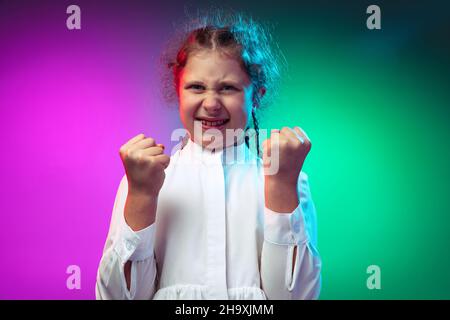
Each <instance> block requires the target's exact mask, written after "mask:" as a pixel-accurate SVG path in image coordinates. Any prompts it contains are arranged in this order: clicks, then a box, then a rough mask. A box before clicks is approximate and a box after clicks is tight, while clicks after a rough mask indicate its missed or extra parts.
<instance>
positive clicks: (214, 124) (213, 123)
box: [202, 120, 227, 127]
mask: <svg viewBox="0 0 450 320" xmlns="http://www.w3.org/2000/svg"><path fill="white" fill-rule="evenodd" d="M225 122H227V120H218V121H206V120H202V124H203V125H205V126H208V127H217V126H221V125H222V124H224V123H225Z"/></svg>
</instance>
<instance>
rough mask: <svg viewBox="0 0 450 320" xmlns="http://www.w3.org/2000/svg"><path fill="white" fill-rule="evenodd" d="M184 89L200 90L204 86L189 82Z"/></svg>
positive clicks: (203, 88)
mask: <svg viewBox="0 0 450 320" xmlns="http://www.w3.org/2000/svg"><path fill="white" fill-rule="evenodd" d="M186 89H188V90H194V91H202V90H205V87H204V86H202V85H201V84H191V85H189V86H188V87H187V88H186Z"/></svg>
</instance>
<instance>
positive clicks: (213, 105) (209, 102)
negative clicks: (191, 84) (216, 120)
mask: <svg viewBox="0 0 450 320" xmlns="http://www.w3.org/2000/svg"><path fill="white" fill-rule="evenodd" d="M202 107H203V108H204V109H205V110H206V111H207V112H208V113H209V114H214V113H218V112H220V109H221V108H222V104H221V103H220V100H219V98H218V97H217V95H216V93H214V92H211V93H209V94H207V95H206V96H205V99H204V100H203V102H202Z"/></svg>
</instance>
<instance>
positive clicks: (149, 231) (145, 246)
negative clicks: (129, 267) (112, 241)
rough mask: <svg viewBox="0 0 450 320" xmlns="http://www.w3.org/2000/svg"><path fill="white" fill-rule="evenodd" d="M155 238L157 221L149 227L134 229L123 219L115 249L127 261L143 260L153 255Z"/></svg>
mask: <svg viewBox="0 0 450 320" xmlns="http://www.w3.org/2000/svg"><path fill="white" fill-rule="evenodd" d="M154 239H155V223H152V224H151V225H149V226H148V227H146V228H144V229H142V230H139V231H133V230H132V229H131V228H130V226H128V224H127V223H126V222H125V221H122V225H121V230H120V232H119V235H118V238H117V242H116V245H115V247H114V250H115V251H116V253H117V254H118V255H119V257H120V258H121V259H122V261H123V262H127V261H142V260H146V259H148V258H150V257H152V256H153V250H154Z"/></svg>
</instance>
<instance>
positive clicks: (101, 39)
mask: <svg viewBox="0 0 450 320" xmlns="http://www.w3.org/2000/svg"><path fill="white" fill-rule="evenodd" d="M70 4H77V5H79V6H80V7H81V30H73V31H71V30H68V29H67V28H66V18H67V16H68V15H67V14H66V8H67V7H68V6H69V5H70ZM170 7H172V8H173V9H169V8H170ZM124 8H126V9H127V10H126V11H124V10H123V9H124ZM171 10H172V11H171ZM182 11H183V10H179V8H177V7H176V6H174V5H173V4H172V5H169V4H168V5H167V7H161V6H160V5H158V7H155V5H152V4H149V3H148V2H147V3H144V2H136V1H134V2H126V3H125V4H124V3H123V2H122V3H121V4H120V5H119V4H118V3H114V2H112V1H102V2H101V1H76V2H69V1H51V2H49V1H47V2H44V1H39V2H37V1H32V2H31V1H27V2H23V1H5V2H1V3H0V12H1V13H0V17H1V18H0V39H1V49H0V51H1V54H0V57H1V59H0V70H1V73H0V101H1V109H0V110H1V117H0V131H1V137H2V139H1V150H2V157H1V160H0V161H1V163H0V167H1V168H2V172H1V175H2V180H1V181H2V186H1V198H2V201H0V212H1V215H2V218H1V223H2V226H1V230H2V231H1V233H0V246H1V247H0V250H1V251H0V252H1V254H2V258H1V261H2V262H1V265H0V299H91V298H94V284H95V277H96V271H97V266H98V262H99V260H100V257H101V253H102V249H103V245H104V242H105V239H106V235H107V231H108V226H109V220H110V216H111V210H112V205H113V202H114V196H115V193H116V189H117V186H118V183H119V181H120V178H121V177H122V175H123V168H122V164H121V162H120V158H119V155H118V150H119V147H120V145H121V144H123V143H124V142H125V141H126V140H128V139H129V138H131V137H132V136H134V135H136V134H138V133H139V132H143V133H145V134H147V135H151V136H153V137H155V138H156V140H157V141H159V142H162V143H165V144H166V145H168V144H169V142H170V141H169V139H170V132H171V131H172V130H173V129H174V128H177V127H180V124H179V120H178V115H177V112H176V110H174V109H169V108H168V107H167V106H166V105H164V104H163V102H162V99H161V98H160V94H159V91H158V90H159V89H158V78H157V73H156V72H154V71H155V70H154V68H155V61H157V59H158V57H159V53H160V50H161V48H162V45H163V43H164V39H165V38H163V37H164V36H166V37H167V36H168V35H169V34H170V31H172V29H173V28H172V24H173V22H174V19H176V18H177V17H179V16H180V13H182ZM172 145H173V144H172ZM72 264H74V265H78V266H80V268H81V290H68V289H67V288H66V279H67V277H68V274H66V268H67V267H68V266H69V265H72Z"/></svg>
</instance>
